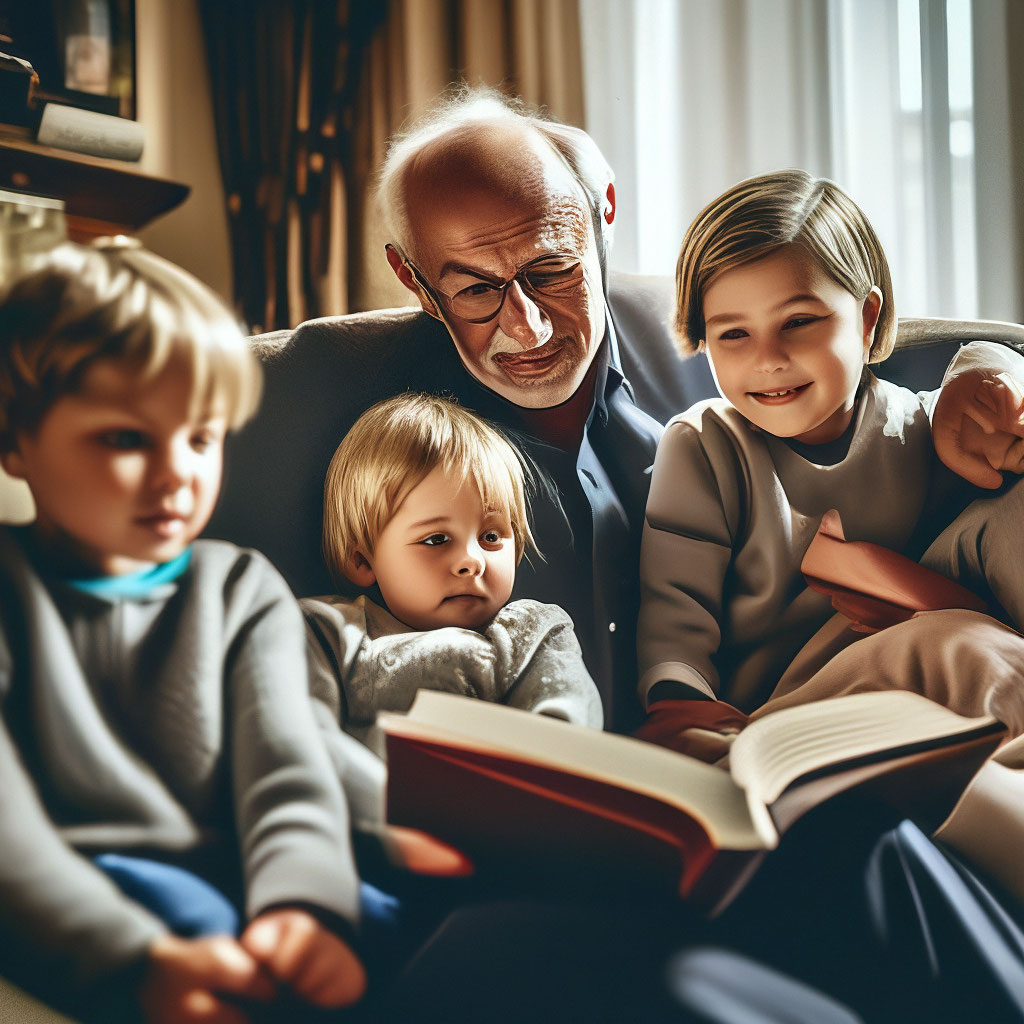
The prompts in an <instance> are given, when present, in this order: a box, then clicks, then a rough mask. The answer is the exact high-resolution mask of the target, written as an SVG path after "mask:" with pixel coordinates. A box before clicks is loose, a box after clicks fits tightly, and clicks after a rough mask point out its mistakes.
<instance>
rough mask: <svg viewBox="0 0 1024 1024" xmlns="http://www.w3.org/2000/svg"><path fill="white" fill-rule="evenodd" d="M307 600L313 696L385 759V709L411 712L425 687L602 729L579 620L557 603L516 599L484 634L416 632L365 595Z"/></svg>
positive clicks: (457, 630) (449, 629) (444, 630)
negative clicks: (381, 722) (380, 716)
mask: <svg viewBox="0 0 1024 1024" xmlns="http://www.w3.org/2000/svg"><path fill="white" fill-rule="evenodd" d="M301 603H302V608H303V611H304V612H305V614H306V620H307V623H308V626H309V655H310V673H311V678H310V684H311V686H312V692H313V696H314V697H315V698H318V699H319V700H320V701H322V702H323V703H324V704H325V705H326V706H328V707H330V708H331V709H332V717H333V719H334V721H335V722H337V721H339V720H340V722H341V724H342V726H343V727H344V728H345V729H346V730H347V731H348V732H350V733H352V735H354V736H357V737H358V738H359V739H361V740H362V741H364V742H366V743H367V745H368V746H370V747H371V748H372V749H374V750H376V752H377V753H379V754H381V755H383V743H382V737H380V736H379V734H378V733H377V732H376V731H375V730H374V728H373V725H374V719H375V718H376V715H377V712H378V711H407V710H408V709H409V707H410V705H411V704H412V702H413V698H414V697H415V696H416V691H417V690H419V689H424V688H425V689H431V690H447V691H450V692H452V693H461V694H465V695H466V696H468V697H478V698H480V699H481V700H489V701H495V702H500V703H502V704H508V705H509V706H510V707H515V708H522V709H524V710H526V711H536V712H538V713H540V714H547V715H553V716H555V717H557V718H563V719H565V720H566V721H569V722H575V723H577V724H578V725H589V726H594V727H597V728H600V726H601V723H602V712H601V697H600V695H599V694H598V692H597V687H596V686H595V685H594V681H593V680H592V679H591V678H590V675H589V673H588V672H587V669H586V667H585V666H584V664H583V655H582V653H581V652H580V645H579V641H578V640H577V639H576V635H575V633H573V628H572V620H571V619H570V618H569V616H568V615H566V613H565V612H564V611H563V610H562V609H561V608H559V607H558V606H557V605H553V604H542V603H541V602H539V601H513V602H511V603H510V604H507V605H505V607H504V608H502V609H501V611H500V612H498V614H497V615H496V616H495V617H494V619H493V621H492V622H491V623H490V624H489V625H488V627H487V628H486V629H485V630H482V631H480V632H476V631H475V630H471V629H460V628H458V627H456V626H446V627H444V628H441V629H431V630H427V631H425V632H416V631H414V630H410V629H409V627H408V626H406V625H405V624H404V623H402V622H400V621H399V620H398V619H396V618H395V617H394V616H393V615H392V614H391V613H390V612H388V611H387V610H386V609H384V608H381V607H380V605H378V604H375V603H374V602H373V601H371V600H369V599H368V598H366V597H365V596H364V597H358V598H356V599H355V600H354V601H350V600H346V599H345V598H342V597H323V598H306V599H304V600H303V601H302V602H301ZM349 788H350V787H349ZM350 799H353V802H356V801H355V798H354V796H352V795H351V794H350Z"/></svg>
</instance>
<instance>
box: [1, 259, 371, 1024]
mask: <svg viewBox="0 0 1024 1024" xmlns="http://www.w3.org/2000/svg"><path fill="white" fill-rule="evenodd" d="M0 349H2V358H0V461H2V464H3V467H4V469H5V470H6V471H7V472H8V473H9V474H11V475H13V476H14V477H17V478H21V479H23V480H25V481H27V483H28V486H29V488H30V490H31V492H32V496H33V498H34V500H35V505H36V519H35V522H34V523H32V524H30V525H28V526H25V527H2V528H0V588H2V591H3V599H2V601H0V701H2V705H0V776H2V778H3V800H2V801H0V837H2V843H3V851H4V854H3V857H2V858H0V933H2V941H0V950H2V952H0V971H2V972H3V973H4V974H5V975H7V976H9V977H12V978H14V979H15V980H18V981H20V982H21V983H22V984H24V985H26V986H27V987H29V988H31V989H34V990H35V991H36V992H37V993H39V994H40V995H41V996H42V997H43V998H45V999H47V1000H48V1001H51V1002H55V1003H57V1004H59V1005H61V1006H63V1007H64V1008H65V1009H68V1010H70V1011H71V1012H73V1013H74V1014H75V1016H76V1017H85V1018H88V1019H97V1020H121V1019H123V1017H122V1014H125V1015H127V1016H128V1018H130V1019H135V1018H136V1017H138V1016H139V1015H140V1014H141V1016H142V1017H144V1018H145V1019H146V1020H147V1021H150V1022H168V1024H170V1022H182V1021H191V1020H200V1019H201V1020H208V1019H213V1018H214V1017H215V1018H216V1019H226V1017H222V1016H221V1015H231V1019H233V1020H234V1019H241V1017H240V1016H239V1015H240V1012H241V1011H240V1009H239V1008H238V1003H239V1000H241V1001H242V1003H245V1002H247V1001H250V1000H254V1001H258V1002H271V1003H274V1005H279V1004H283V1003H284V1002H289V1001H295V1000H297V1001H298V1002H299V1003H308V1004H314V1005H316V1006H321V1007H337V1006H342V1005H347V1004H350V1003H353V1002H355V1001H356V1000H357V999H358V998H359V997H360V995H361V994H362V991H363V988H364V985H365V974H364V970H363V967H362V965H361V963H360V960H359V959H358V958H357V957H356V955H355V954H354V953H353V951H352V948H351V947H350V945H349V938H350V935H351V930H352V925H353V923H354V922H355V920H356V915H357V908H358V901H359V883H358V879H357V876H356V872H355V867H354V864H353V860H352V855H351V850H350V842H349V835H348V819H347V810H346V805H345V802H344V799H343V796H342V792H341V789H340V787H339V784H338V781H337V777H336V775H335V773H334V772H333V771H332V770H331V766H330V763H329V760H328V757H327V752H326V750H325V748H324V745H323V743H322V741H321V738H320V736H319V733H318V731H317V728H316V724H315V721H314V718H313V714H312V711H311V709H310V704H309V700H308V695H307V687H306V657H305V649H304V645H305V635H304V629H303V623H302V617H301V613H300V612H299V609H298V606H297V604H296V602H295V601H294V599H293V598H292V596H291V593H290V592H289V590H288V587H287V586H286V585H285V583H284V582H283V580H282V579H281V578H280V577H279V576H278V574H277V573H276V572H275V571H274V569H273V568H272V567H271V566H270V564H269V563H268V562H267V561H266V560H265V559H264V558H263V557H262V556H260V555H259V554H257V553H256V552H253V551H244V550H240V549H238V548H235V547H233V546H232V545H230V544H226V543H223V542H219V541H209V540H196V537H197V535H198V534H199V532H200V531H201V530H202V529H203V527H204V526H205V524H206V522H207V519H208V518H209V516H210V512H211V510H212V508H213V505H214V502H215V500H216V498H217V493H218V488H219V485H220V477H221V462H222V449H223V443H224V436H225V432H226V431H227V430H228V429H230V428H232V427H237V426H238V425H240V424H241V423H243V422H244V421H245V420H246V419H247V418H248V417H249V416H250V415H251V413H252V412H253V411H254V409H255V407H256V404H257V402H258V398H259V391H260V376H259V372H258V366H257V365H256V363H255V361H254V359H253V358H252V356H251V354H250V353H249V351H248V348H247V345H246V342H245V339H244V338H243V336H242V335H241V333H240V331H239V329H238V326H237V325H236V323H235V322H234V320H233V318H232V316H231V314H230V313H229V311H228V310H227V309H226V308H225V307H224V306H223V304H222V303H221V302H220V301H219V300H218V299H217V298H216V296H214V295H213V293H212V292H210V291H209V290H208V289H207V288H206V287H205V286H203V285H201V284H200V283H199V282H198V281H197V280H195V278H193V277H191V276H190V275H188V274H187V273H185V272H184V271H182V270H180V269H179V268H177V267H174V266H173V265H171V264H169V263H167V262H166V261H164V260H162V259H160V258H158V257H156V256H154V255H152V254H150V253H147V252H145V251H144V250H142V249H141V248H139V247H138V246H136V245H133V244H131V243H130V242H129V240H127V239H114V240H105V241H104V242H103V243H102V244H100V245H98V246H97V247H96V248H93V249H86V248H82V247H78V246H73V245H64V246H61V247H59V248H57V249H55V250H54V251H53V252H52V254H50V255H49V256H48V257H47V258H46V260H45V261H44V262H43V264H42V266H41V268H40V269H38V270H36V271H35V272H33V273H32V274H31V275H30V276H28V277H26V278H24V279H22V280H21V281H19V282H16V283H15V284H14V285H13V286H12V287H11V288H10V290H9V291H8V293H7V294H6V295H5V296H4V297H3V299H2V301H0ZM236 907H241V908H242V909H241V911H239V910H237V909H236ZM240 916H241V919H242V923H241V924H240V922H239V918H240ZM237 932H240V935H239V936H238V937H237V938H236V937H235V935H236V933H237ZM229 1004H234V1006H232V1005H229Z"/></svg>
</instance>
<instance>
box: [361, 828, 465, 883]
mask: <svg viewBox="0 0 1024 1024" xmlns="http://www.w3.org/2000/svg"><path fill="white" fill-rule="evenodd" d="M381 842H382V843H383V844H384V848H385V850H386V851H387V854H388V858H389V859H390V860H391V862H392V863H393V864H397V865H398V866H399V867H402V868H404V869H405V870H406V871H411V872H412V873H413V874H416V875H437V876H438V877H444V878H462V877H465V876H466V875H471V874H473V862H472V861H471V860H470V859H469V858H468V857H467V856H466V855H465V854H464V853H463V852H462V851H461V850H456V849H455V847H454V846H449V845H448V843H446V842H444V840H442V839H438V838H436V837H435V836H432V835H430V834H429V833H427V832H421V831H420V830H419V829H417V828H406V827H405V826H403V825H386V826H385V827H384V830H383V832H382V833H381Z"/></svg>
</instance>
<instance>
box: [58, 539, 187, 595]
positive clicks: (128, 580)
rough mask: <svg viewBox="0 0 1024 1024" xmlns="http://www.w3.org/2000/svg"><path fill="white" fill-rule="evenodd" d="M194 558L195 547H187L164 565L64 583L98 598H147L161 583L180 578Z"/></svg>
mask: <svg viewBox="0 0 1024 1024" xmlns="http://www.w3.org/2000/svg"><path fill="white" fill-rule="evenodd" d="M191 561H192V548H191V547H187V548H185V550H184V551H182V553H181V554H180V555H178V557H177V558H173V559H171V561H169V562H164V563H163V564H162V565H154V566H153V567H152V568H151V569H140V570H139V571H138V572H129V573H125V574H124V575H123V576H92V577H89V578H88V579H81V580H65V581H64V582H65V583H67V584H68V586H70V587H74V588H75V589H76V590H81V591H83V592H85V593H86V594H94V595H95V596H96V597H107V598H133V597H145V596H146V595H147V594H149V593H151V592H152V591H153V590H155V589H156V588H157V587H159V586H160V585H161V584H164V583H172V582H173V581H174V580H176V579H177V578H178V577H179V576H181V575H182V573H184V572H185V570H186V569H187V568H188V567H189V563H190V562H191Z"/></svg>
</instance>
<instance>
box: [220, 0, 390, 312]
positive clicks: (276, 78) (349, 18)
mask: <svg viewBox="0 0 1024 1024" xmlns="http://www.w3.org/2000/svg"><path fill="white" fill-rule="evenodd" d="M200 10H201V14H202V19H203V30H204V35H205V38H206V45H207V52H208V57H209V65H210V78H211V89H212V94H213V104H214V114H215V119H216V122H217V138H218V148H219V151H220V163H221V173H222V176H223V179H224V191H225V195H226V202H227V207H228V217H229V225H230V232H231V250H232V258H233V263H234V281H235V299H236V304H237V305H238V307H239V312H240V313H241V315H242V317H243V319H244V320H245V322H246V323H247V324H248V325H249V327H250V329H251V330H252V331H253V332H259V331H263V330H273V329H275V328H280V327H291V326H294V325H295V324H296V323H299V322H300V321H302V320H304V319H306V318H307V317H310V316H316V315H319V314H320V313H321V312H330V311H334V308H333V307H337V306H342V305H343V303H344V290H343V289H341V291H340V293H339V290H338V285H337V282H336V281H335V280H334V275H335V274H336V272H337V267H336V262H337V260H336V246H337V241H336V238H335V234H336V232H337V231H338V230H339V229H340V230H344V224H345V217H344V206H343V202H342V196H341V191H340V182H341V181H342V180H343V175H344V168H345V167H346V166H347V165H348V164H349V163H350V162H351V143H352V110H353V106H354V103H355V97H356V92H357V88H358V83H359V79H360V60H361V56H362V54H363V51H364V50H365V47H366V44H367V41H368V40H369V38H370V36H371V35H372V33H373V30H374V29H375V28H376V27H377V26H378V24H379V23H380V22H381V21H382V20H383V17H384V14H385V11H384V9H383V8H382V7H381V6H380V5H379V4H373V3H369V4H368V3H359V2H352V3H349V2H343V0H291V2H287V3H286V2H281V0H204V2H203V3H202V4H201V7H200ZM339 294H340V297H339Z"/></svg>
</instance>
